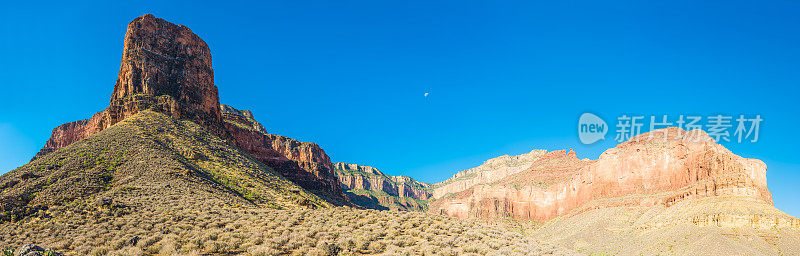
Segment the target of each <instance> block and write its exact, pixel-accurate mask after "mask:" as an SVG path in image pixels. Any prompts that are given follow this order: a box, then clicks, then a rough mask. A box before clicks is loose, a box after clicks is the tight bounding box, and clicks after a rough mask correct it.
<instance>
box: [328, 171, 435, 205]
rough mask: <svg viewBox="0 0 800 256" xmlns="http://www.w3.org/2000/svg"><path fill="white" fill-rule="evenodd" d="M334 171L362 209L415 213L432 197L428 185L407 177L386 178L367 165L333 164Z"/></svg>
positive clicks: (352, 198)
mask: <svg viewBox="0 0 800 256" xmlns="http://www.w3.org/2000/svg"><path fill="white" fill-rule="evenodd" d="M334 168H335V170H336V174H337V176H338V178H339V182H340V183H341V186H342V189H344V190H345V191H346V193H347V196H348V197H349V198H350V199H351V201H353V202H354V203H356V204H358V205H360V206H362V207H365V208H370V209H384V210H385V209H397V210H412V211H419V210H424V209H426V208H427V200H428V199H429V198H430V197H431V196H432V193H431V191H430V189H431V188H432V185H431V184H428V183H425V182H419V181H416V180H414V179H412V178H410V177H408V176H390V175H386V174H384V173H383V172H381V171H380V170H378V169H377V168H374V167H371V166H366V165H357V164H348V163H336V164H335V165H334Z"/></svg>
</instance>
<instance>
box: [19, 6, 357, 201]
mask: <svg viewBox="0 0 800 256" xmlns="http://www.w3.org/2000/svg"><path fill="white" fill-rule="evenodd" d="M146 109H150V110H154V111H158V112H161V113H165V114H167V115H169V116H171V117H172V118H175V119H184V120H191V121H193V122H195V123H197V124H199V125H201V126H203V127H204V128H205V129H207V130H209V131H210V132H212V133H214V134H215V135H217V136H219V137H221V138H223V139H227V140H229V141H231V142H232V143H233V144H235V145H237V146H239V147H240V148H242V149H244V150H245V151H247V152H248V153H249V154H251V155H252V156H253V157H255V158H256V159H258V160H259V161H260V162H262V163H264V164H265V165H267V166H269V167H272V168H273V169H275V170H277V171H278V172H280V173H282V174H283V175H284V176H285V177H286V178H288V179H289V180H291V181H293V182H295V183H298V184H299V185H301V186H302V187H304V188H306V189H308V190H311V191H314V192H315V193H318V195H320V196H322V197H324V198H326V199H328V200H330V201H331V202H333V203H335V204H339V205H341V204H347V202H346V198H345V197H344V195H343V193H342V191H341V188H340V186H339V183H338V180H337V178H336V174H335V172H334V171H333V164H332V163H331V161H330V158H329V157H328V155H327V154H325V151H323V150H322V148H320V147H319V146H318V145H316V144H314V143H307V142H299V141H297V140H294V139H291V138H287V137H284V136H279V135H273V134H268V133H267V131H266V129H264V127H263V125H261V124H260V123H258V122H257V121H256V120H255V119H254V117H253V114H252V113H251V112H250V111H240V110H237V109H234V108H232V107H229V106H226V105H220V103H219V94H218V90H217V87H216V86H215V85H214V70H213V69H212V67H211V51H210V50H209V48H208V45H207V44H206V43H205V42H204V41H203V40H202V39H200V37H198V36H197V35H195V34H194V33H192V31H191V30H190V29H189V28H187V27H185V26H183V25H175V24H172V23H170V22H168V21H166V20H163V19H159V18H156V17H154V16H153V15H151V14H146V15H144V16H141V17H138V18H136V19H134V20H133V21H131V22H130V23H129V24H128V30H127V32H126V34H125V45H124V48H123V52H122V63H121V66H120V70H119V74H118V76H117V82H116V84H115V85H114V92H113V93H112V94H111V100H110V103H109V106H108V108H106V109H105V110H103V111H100V112H98V113H96V114H94V115H93V116H92V117H91V118H90V119H86V120H81V121H76V122H71V123H67V124H63V125H61V126H58V127H56V128H55V129H53V133H52V136H51V137H50V139H49V140H48V141H47V143H46V144H45V146H44V148H42V149H41V150H40V151H39V153H37V154H36V156H35V157H34V159H37V158H39V157H42V156H44V155H46V154H48V153H50V152H53V151H54V150H56V149H59V148H63V147H66V146H68V145H70V144H72V143H74V142H76V141H79V140H81V139H84V138H87V137H89V136H91V135H92V134H95V133H97V132H100V131H102V130H103V129H106V128H108V127H110V126H112V125H114V124H116V123H118V122H120V121H122V120H124V119H125V118H127V117H130V116H133V115H135V114H136V113H139V112H140V111H143V110H146Z"/></svg>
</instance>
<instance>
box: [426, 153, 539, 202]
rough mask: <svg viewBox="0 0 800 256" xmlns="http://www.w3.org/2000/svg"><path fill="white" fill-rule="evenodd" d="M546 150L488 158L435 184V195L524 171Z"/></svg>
mask: <svg viewBox="0 0 800 256" xmlns="http://www.w3.org/2000/svg"><path fill="white" fill-rule="evenodd" d="M546 152H547V151H546V150H533V151H531V152H529V153H525V154H521V155H517V156H509V155H503V156H499V157H495V158H492V159H489V160H486V161H485V162H484V163H483V164H481V165H480V166H478V167H475V168H471V169H467V170H463V171H460V172H458V173H456V174H455V175H453V177H451V178H449V179H447V180H445V181H443V182H439V183H436V184H434V187H435V189H434V190H433V197H434V198H436V199H439V198H442V197H444V196H446V195H448V194H452V193H458V192H461V191H464V190H466V189H468V188H470V187H472V186H475V185H477V184H484V183H492V182H495V181H497V180H499V179H502V178H504V177H507V176H509V175H512V174H515V173H518V172H521V171H524V170H526V169H528V167H530V165H531V163H533V161H534V160H536V159H538V158H539V157H540V156H542V155H544V154H545V153H546Z"/></svg>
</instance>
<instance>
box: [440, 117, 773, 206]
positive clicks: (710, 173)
mask: <svg viewBox="0 0 800 256" xmlns="http://www.w3.org/2000/svg"><path fill="white" fill-rule="evenodd" d="M651 135H652V137H651ZM689 138H695V139H696V141H693V140H690V139H689ZM716 196H745V197H750V198H755V199H758V200H761V201H764V202H767V203H769V204H771V203H772V196H771V194H770V193H769V191H768V190H767V184H766V165H765V164H764V163H763V162H761V161H759V160H756V159H747V158H742V157H739V156H736V155H734V154H733V153H731V152H730V151H728V150H727V149H725V148H724V147H723V146H721V145H719V144H716V143H715V142H714V141H713V140H712V139H711V138H710V137H708V136H707V135H706V134H705V133H704V132H703V131H701V130H693V131H691V132H688V133H687V132H685V131H683V130H681V129H678V128H667V129H662V130H658V131H653V132H651V133H648V134H642V135H639V136H637V137H635V138H633V139H631V140H630V141H628V142H625V143H622V144H620V145H618V146H617V147H615V148H612V149H609V150H607V151H606V152H604V153H603V154H602V155H601V156H600V158H599V159H597V160H580V159H577V157H575V154H574V152H571V151H570V152H569V153H567V152H565V151H556V152H551V153H547V154H545V155H543V156H541V157H540V158H539V159H537V160H536V161H534V162H533V163H532V164H531V167H530V168H528V169H527V170H525V171H522V172H519V173H516V174H513V175H510V176H507V177H505V178H502V179H500V180H498V181H497V182H494V183H484V184H479V185H475V186H473V187H470V188H468V189H466V190H463V191H461V192H458V193H457V194H454V195H452V196H449V197H444V198H441V199H440V200H437V201H436V202H434V203H433V204H432V205H431V207H430V211H432V212H437V213H441V214H446V215H450V216H456V217H461V218H468V217H513V218H521V219H535V220H548V219H552V218H555V217H558V216H562V215H566V214H570V213H573V214H574V213H575V212H580V211H586V210H591V209H597V208H603V207H610V206H656V205H661V206H667V207H668V206H671V205H673V204H676V203H679V202H681V201H684V200H693V199H700V198H706V197H716ZM590 202H591V204H589V203H590Z"/></svg>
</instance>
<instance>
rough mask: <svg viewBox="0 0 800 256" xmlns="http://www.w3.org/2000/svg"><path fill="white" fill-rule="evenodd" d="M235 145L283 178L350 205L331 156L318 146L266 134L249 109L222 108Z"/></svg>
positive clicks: (335, 202)
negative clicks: (340, 184)
mask: <svg viewBox="0 0 800 256" xmlns="http://www.w3.org/2000/svg"><path fill="white" fill-rule="evenodd" d="M221 109H223V117H224V118H223V119H224V121H225V129H226V130H227V131H228V133H229V134H230V135H231V137H232V141H233V143H235V144H236V145H237V146H238V147H239V148H241V149H242V150H244V151H246V152H247V153H248V154H250V155H251V156H253V157H255V158H256V159H258V160H259V161H260V162H262V163H264V164H265V165H267V166H269V167H272V168H273V169H275V170H276V171H278V172H280V173H281V174H282V175H283V176H284V177H286V178H287V179H289V180H291V181H292V182H295V183H297V184H298V185H300V186H301V187H303V188H305V189H308V190H310V191H312V192H314V193H315V194H317V195H319V196H320V197H322V198H324V199H326V200H327V201H329V202H331V203H334V204H336V205H348V204H349V203H348V202H347V199H346V197H345V196H344V194H343V193H342V189H341V187H340V186H339V180H338V178H337V176H336V173H335V172H334V166H333V163H332V162H331V159H330V157H329V156H328V155H327V154H326V153H325V150H323V149H322V148H321V147H320V146H319V145H317V144H314V143H310V142H301V141H298V140H295V139H292V138H289V137H285V136H280V135H275V134H269V133H266V129H264V126H263V125H261V123H259V122H258V121H256V120H255V118H254V116H253V113H252V112H250V111H249V110H238V109H235V108H233V107H231V106H227V105H222V106H221Z"/></svg>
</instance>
